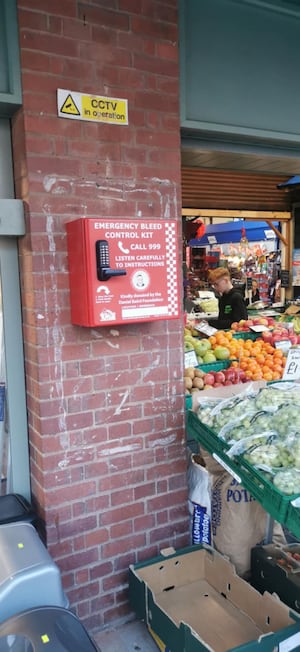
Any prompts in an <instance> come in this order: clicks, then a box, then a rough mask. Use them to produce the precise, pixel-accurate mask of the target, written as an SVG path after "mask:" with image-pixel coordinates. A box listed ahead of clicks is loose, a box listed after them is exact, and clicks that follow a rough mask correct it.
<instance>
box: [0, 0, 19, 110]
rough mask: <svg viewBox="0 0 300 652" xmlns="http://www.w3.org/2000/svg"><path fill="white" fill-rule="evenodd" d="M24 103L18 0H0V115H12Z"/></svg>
mask: <svg viewBox="0 0 300 652" xmlns="http://www.w3.org/2000/svg"><path fill="white" fill-rule="evenodd" d="M21 104H22V90H21V72H20V52H19V33H18V17H17V5H16V0H0V115H1V116H11V115H13V113H14V112H15V111H16V109H17V108H18V107H19V106H21Z"/></svg>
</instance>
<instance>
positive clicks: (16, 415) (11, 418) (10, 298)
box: [0, 237, 30, 500]
mask: <svg viewBox="0 0 300 652" xmlns="http://www.w3.org/2000/svg"><path fill="white" fill-rule="evenodd" d="M0 274H1V284H2V306H3V327H4V328H3V330H4V346H5V358H6V382H7V410H8V422H9V431H10V451H11V475H12V482H11V486H12V490H13V492H14V493H20V494H22V495H23V496H25V498H27V499H28V500H30V480H29V477H30V475H29V451H28V432H27V411H26V399H25V396H26V394H25V372H24V352H23V340H22V319H21V301H20V285H19V266H18V249H17V239H16V238H2V237H0Z"/></svg>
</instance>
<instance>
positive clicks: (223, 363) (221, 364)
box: [196, 360, 233, 373]
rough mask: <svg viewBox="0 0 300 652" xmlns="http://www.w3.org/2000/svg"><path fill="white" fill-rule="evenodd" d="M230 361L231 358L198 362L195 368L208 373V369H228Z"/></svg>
mask: <svg viewBox="0 0 300 652" xmlns="http://www.w3.org/2000/svg"><path fill="white" fill-rule="evenodd" d="M232 362H233V360H217V361H216V362H210V363H207V364H204V363H202V364H199V365H198V366H197V367H196V368H197V369H202V371H205V373H209V372H210V371H222V369H228V367H230V365H231V363H232Z"/></svg>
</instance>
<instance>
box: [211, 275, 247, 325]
mask: <svg viewBox="0 0 300 652" xmlns="http://www.w3.org/2000/svg"><path fill="white" fill-rule="evenodd" d="M208 281H209V283H210V285H211V286H212V287H213V288H214V290H216V292H217V293H218V295H220V298H219V316H218V318H217V319H210V320H209V324H210V326H214V327H215V328H218V329H220V330H223V329H225V328H230V327H231V324H232V323H233V322H235V321H240V320H241V319H248V313H247V308H246V304H245V301H244V298H243V296H242V293H241V292H240V290H236V289H235V288H234V287H233V285H232V282H231V278H230V274H229V271H228V269H226V268H225V267H217V269H212V270H210V272H209V276H208Z"/></svg>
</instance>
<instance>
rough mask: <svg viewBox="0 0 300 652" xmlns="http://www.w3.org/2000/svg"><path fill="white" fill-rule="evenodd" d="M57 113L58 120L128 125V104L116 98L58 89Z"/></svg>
mask: <svg viewBox="0 0 300 652" xmlns="http://www.w3.org/2000/svg"><path fill="white" fill-rule="evenodd" d="M57 111H58V116H59V117H60V118H70V119H71V120H89V121H92V122H105V123H108V124H114V125H128V102H127V100H125V99H120V98H118V97H104V96H98V95H87V94H86V93H78V92H77V91H70V90H64V89H62V88H58V89H57Z"/></svg>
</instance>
